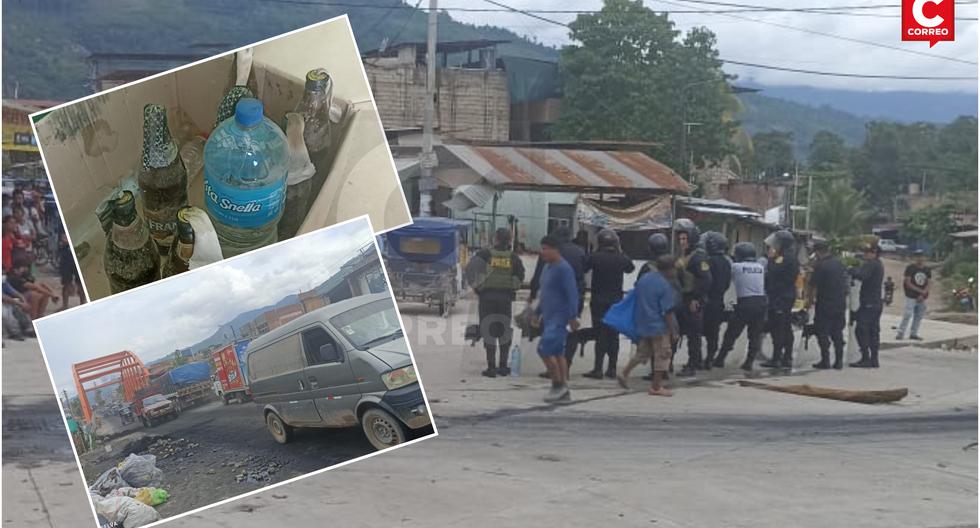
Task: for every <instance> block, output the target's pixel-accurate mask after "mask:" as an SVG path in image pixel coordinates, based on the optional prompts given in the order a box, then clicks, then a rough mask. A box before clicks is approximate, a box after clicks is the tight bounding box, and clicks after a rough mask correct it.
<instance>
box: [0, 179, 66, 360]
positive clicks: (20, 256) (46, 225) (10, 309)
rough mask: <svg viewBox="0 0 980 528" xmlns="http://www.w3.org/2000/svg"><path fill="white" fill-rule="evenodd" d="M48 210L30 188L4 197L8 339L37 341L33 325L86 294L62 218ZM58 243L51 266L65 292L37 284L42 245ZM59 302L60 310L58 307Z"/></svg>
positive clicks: (5, 323)
mask: <svg viewBox="0 0 980 528" xmlns="http://www.w3.org/2000/svg"><path fill="white" fill-rule="evenodd" d="M52 213H53V212H52V211H47V210H46V208H45V202H44V195H43V193H42V192H41V190H40V188H38V187H36V186H33V185H28V186H26V187H18V188H15V189H14V190H13V192H12V193H11V195H10V196H7V195H4V197H3V327H4V337H5V338H9V339H13V340H18V341H20V340H24V339H26V338H29V337H34V329H33V324H32V321H33V320H34V319H37V318H39V317H43V316H44V315H45V314H47V313H48V311H49V310H50V308H51V307H52V305H53V307H54V308H55V309H65V308H67V307H68V303H69V298H70V297H71V296H78V299H79V303H84V302H85V293H84V290H83V289H82V284H81V279H80V277H79V274H78V269H77V268H76V266H75V260H74V258H73V257H72V250H71V245H70V244H69V242H68V237H67V235H66V234H65V233H64V229H63V228H62V227H61V224H60V222H58V221H57V215H56V214H52ZM52 237H55V238H56V239H57V250H56V253H53V255H52V256H53V258H52V259H51V263H52V264H53V265H54V266H55V268H56V269H57V271H58V273H59V275H60V276H61V294H60V295H59V294H58V293H57V292H56V291H54V290H53V289H52V288H51V287H50V286H48V285H47V284H45V283H43V282H41V281H39V280H37V278H36V276H37V274H38V267H39V265H40V263H39V262H37V258H36V255H37V254H38V251H37V250H38V249H39V247H41V246H43V247H45V248H46V247H47V246H46V245H47V244H51V239H52ZM59 301H60V307H59V306H58V303H59Z"/></svg>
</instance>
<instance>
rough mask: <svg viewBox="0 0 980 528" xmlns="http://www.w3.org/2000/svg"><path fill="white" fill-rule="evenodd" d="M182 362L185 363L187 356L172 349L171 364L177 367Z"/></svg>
mask: <svg viewBox="0 0 980 528" xmlns="http://www.w3.org/2000/svg"><path fill="white" fill-rule="evenodd" d="M184 363H187V358H186V357H184V356H183V355H181V353H180V350H174V359H173V365H174V366H175V367H179V366H181V365H183V364H184Z"/></svg>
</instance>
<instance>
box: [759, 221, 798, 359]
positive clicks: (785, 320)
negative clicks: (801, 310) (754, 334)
mask: <svg viewBox="0 0 980 528" xmlns="http://www.w3.org/2000/svg"><path fill="white" fill-rule="evenodd" d="M795 242H796V239H795V238H794V237H793V233H790V232H789V231H786V230H780V231H776V232H775V233H773V234H771V235H769V236H768V237H766V246H767V247H768V248H769V249H768V255H769V258H768V261H767V263H766V296H768V297H769V313H768V317H767V324H768V326H769V336H770V337H771V338H772V359H770V360H769V361H767V362H765V363H762V365H761V366H762V367H765V368H777V369H778V368H783V369H792V368H793V326H792V314H793V305H794V304H795V303H796V277H797V276H798V275H799V274H800V263H799V260H797V258H796V250H795V247H794V244H795Z"/></svg>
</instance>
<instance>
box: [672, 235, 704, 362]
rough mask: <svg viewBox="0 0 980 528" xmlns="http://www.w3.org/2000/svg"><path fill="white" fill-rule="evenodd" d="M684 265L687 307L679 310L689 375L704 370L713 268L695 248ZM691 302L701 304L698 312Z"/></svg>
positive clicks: (684, 298) (683, 286)
mask: <svg viewBox="0 0 980 528" xmlns="http://www.w3.org/2000/svg"><path fill="white" fill-rule="evenodd" d="M680 262H681V264H682V266H683V267H682V268H681V271H682V273H681V274H680V275H681V293H682V295H683V305H682V306H681V307H680V309H679V310H677V319H678V321H677V322H678V325H679V326H680V331H681V334H682V335H683V336H684V337H685V338H686V339H687V358H688V359H687V365H685V369H686V370H687V374H692V372H691V371H692V370H693V369H700V368H703V367H702V362H701V359H702V358H701V337H702V336H703V335H704V304H705V301H706V300H707V298H708V291H709V290H710V289H711V264H710V263H709V262H708V254H707V253H706V252H705V251H704V250H703V249H701V248H695V249H694V250H693V251H691V252H690V253H688V255H687V257H686V262H685V261H684V260H681V261H680ZM691 301H697V302H698V304H699V307H698V309H697V310H691Z"/></svg>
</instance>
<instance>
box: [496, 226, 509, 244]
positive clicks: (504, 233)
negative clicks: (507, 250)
mask: <svg viewBox="0 0 980 528" xmlns="http://www.w3.org/2000/svg"><path fill="white" fill-rule="evenodd" d="M494 238H495V239H496V241H497V243H498V244H502V245H509V244H510V229H507V228H506V227H498V228H497V230H496V231H495V232H494Z"/></svg>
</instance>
